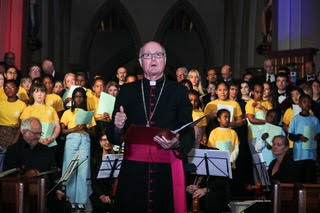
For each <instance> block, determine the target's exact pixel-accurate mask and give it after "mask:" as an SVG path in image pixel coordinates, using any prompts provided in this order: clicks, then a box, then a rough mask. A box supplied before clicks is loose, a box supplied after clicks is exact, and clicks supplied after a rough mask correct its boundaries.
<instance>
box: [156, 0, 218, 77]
mask: <svg viewBox="0 0 320 213" xmlns="http://www.w3.org/2000/svg"><path fill="white" fill-rule="evenodd" d="M181 13H183V14H185V15H186V16H187V21H189V23H191V24H190V26H189V28H188V29H187V30H186V31H188V30H189V32H191V31H192V33H196V34H197V36H198V38H199V44H201V47H202V55H203V67H199V69H200V68H205V67H206V66H207V65H208V63H209V62H211V60H210V58H213V57H212V55H211V51H210V47H211V45H210V39H209V32H208V30H207V27H206V25H205V23H204V21H203V20H202V18H201V17H200V15H199V14H198V12H197V11H196V10H195V8H194V7H193V5H192V4H191V3H190V2H189V1H188V0H178V1H177V2H176V3H175V4H174V5H173V6H172V7H171V8H170V9H169V11H168V12H167V13H166V14H165V16H164V18H163V19H162V21H161V23H160V25H159V27H158V29H157V31H156V34H155V37H154V39H155V40H156V41H159V42H160V43H162V44H164V46H165V47H166V45H165V43H166V42H167V39H166V37H167V34H168V31H169V30H171V29H170V28H172V21H173V20H174V18H175V17H178V16H179V15H180V14H181ZM177 14H179V15H178V16H177ZM170 54H171V56H170ZM170 57H172V58H174V59H175V61H173V60H171V61H170V60H169V63H170V62H171V64H170V66H171V67H175V68H177V67H178V66H181V65H183V64H178V63H181V61H186V59H185V60H183V59H182V58H181V57H183V56H181V55H179V54H177V53H172V52H171V53H170V52H169V53H168V58H169V59H170ZM178 58H179V60H178ZM176 60H177V61H176ZM178 61H180V62H178ZM199 71H200V72H201V71H202V70H199Z"/></svg>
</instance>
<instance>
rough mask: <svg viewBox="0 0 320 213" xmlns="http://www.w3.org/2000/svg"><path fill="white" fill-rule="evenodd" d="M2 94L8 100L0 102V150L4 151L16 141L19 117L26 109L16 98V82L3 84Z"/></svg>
mask: <svg viewBox="0 0 320 213" xmlns="http://www.w3.org/2000/svg"><path fill="white" fill-rule="evenodd" d="M4 92H5V94H6V96H7V97H8V98H7V100H3V101H0V106H1V107H0V135H1V140H0V149H2V150H6V149H7V148H8V146H10V145H11V144H14V143H16V142H17V141H18V139H19V136H20V131H19V126H20V115H21V114H22V112H23V110H24V109H25V108H26V104H25V103H24V102H23V101H21V100H19V99H18V98H17V92H18V85H17V82H16V81H14V80H7V81H6V82H5V83H4ZM0 162H1V161H0Z"/></svg>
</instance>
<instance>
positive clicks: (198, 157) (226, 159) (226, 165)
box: [188, 149, 232, 179]
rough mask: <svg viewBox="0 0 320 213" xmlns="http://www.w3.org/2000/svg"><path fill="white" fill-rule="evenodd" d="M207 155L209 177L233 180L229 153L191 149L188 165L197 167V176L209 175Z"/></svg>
mask: <svg viewBox="0 0 320 213" xmlns="http://www.w3.org/2000/svg"><path fill="white" fill-rule="evenodd" d="M205 154H206V155H207V157H208V166H209V175H210V176H220V177H229V178H230V179H232V171H231V163H230V155H229V152H228V151H223V150H212V149H191V151H190V152H189V154H188V163H190V164H191V163H193V164H194V165H195V166H196V174H197V175H207V173H206V164H205V160H204V156H205Z"/></svg>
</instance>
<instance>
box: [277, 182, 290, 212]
mask: <svg viewBox="0 0 320 213" xmlns="http://www.w3.org/2000/svg"><path fill="white" fill-rule="evenodd" d="M295 196H296V195H295V185H294V184H290V183H281V184H280V183H279V184H274V185H273V188H272V208H273V212H274V213H283V212H296V205H295V202H294V200H296V197H295Z"/></svg>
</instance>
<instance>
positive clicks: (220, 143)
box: [216, 141, 232, 155]
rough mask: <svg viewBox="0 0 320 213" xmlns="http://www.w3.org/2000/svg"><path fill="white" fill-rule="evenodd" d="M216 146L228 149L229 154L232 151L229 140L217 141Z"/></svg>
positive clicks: (220, 148)
mask: <svg viewBox="0 0 320 213" xmlns="http://www.w3.org/2000/svg"><path fill="white" fill-rule="evenodd" d="M216 148H218V149H219V150H224V151H229V153H230V155H231V152H232V142H231V141H217V142H216Z"/></svg>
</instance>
